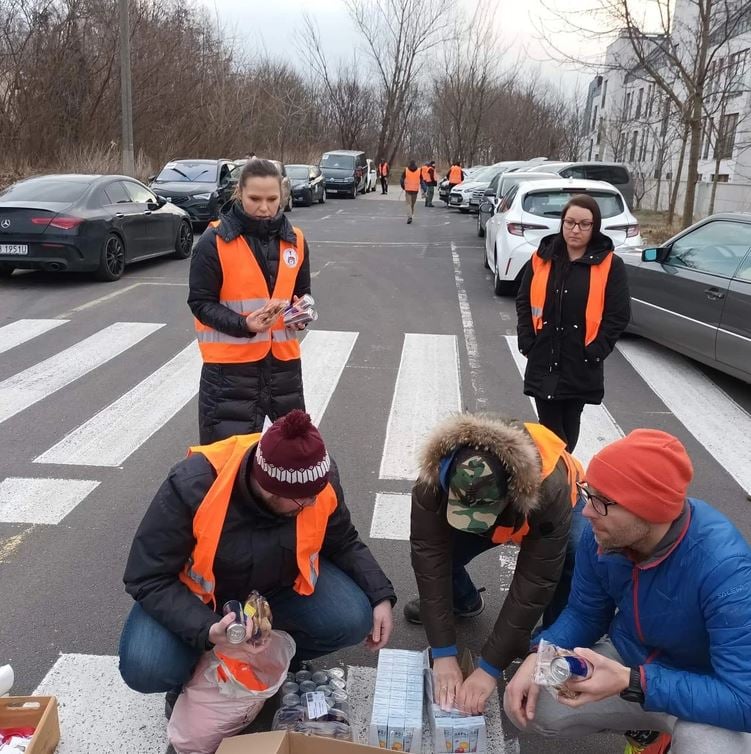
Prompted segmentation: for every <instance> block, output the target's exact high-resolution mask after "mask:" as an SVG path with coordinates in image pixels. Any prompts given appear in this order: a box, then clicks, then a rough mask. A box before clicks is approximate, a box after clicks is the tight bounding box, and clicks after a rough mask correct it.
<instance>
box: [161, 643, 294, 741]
mask: <svg viewBox="0 0 751 754" xmlns="http://www.w3.org/2000/svg"><path fill="white" fill-rule="evenodd" d="M294 654H295V642H294V640H293V639H292V637H291V636H290V635H289V634H287V633H284V631H272V632H271V638H270V640H269V644H268V646H267V647H266V650H265V651H264V652H262V653H261V654H259V655H255V657H254V658H253V663H252V669H253V673H254V674H255V677H256V678H257V679H258V681H260V683H261V685H263V686H265V688H264V689H263V690H254V691H251V690H248V688H246V687H245V686H244V685H243V684H242V683H240V682H239V681H237V680H236V679H235V678H234V676H233V675H232V669H231V668H232V663H229V662H226V661H223V660H221V659H220V658H219V657H217V656H216V655H215V654H214V652H213V651H210V652H206V653H205V654H204V655H203V656H202V657H201V659H200V660H199V662H198V665H197V666H196V669H195V671H194V673H193V677H192V678H191V679H190V680H189V681H188V683H187V684H186V685H185V687H184V688H183V691H182V693H181V694H180V696H179V697H178V698H177V702H176V703H175V707H174V709H173V711H172V716H171V718H170V721H169V723H168V724H167V736H168V738H169V742H170V743H171V744H172V746H173V747H174V749H175V751H176V752H177V754H214V752H215V751H216V750H217V748H218V747H219V744H220V743H221V742H222V740H223V739H224V738H226V737H227V736H232V735H234V734H236V733H238V732H240V731H241V730H243V728H246V727H247V726H248V725H250V723H252V722H253V720H255V718H256V717H257V716H258V713H259V712H260V711H261V708H262V707H263V704H264V702H265V701H266V699H269V698H271V697H272V696H274V694H276V692H277V691H278V690H279V688H280V686H281V685H282V683H284V681H285V680H286V677H287V669H288V668H289V663H290V661H291V660H292V657H293V656H294Z"/></svg>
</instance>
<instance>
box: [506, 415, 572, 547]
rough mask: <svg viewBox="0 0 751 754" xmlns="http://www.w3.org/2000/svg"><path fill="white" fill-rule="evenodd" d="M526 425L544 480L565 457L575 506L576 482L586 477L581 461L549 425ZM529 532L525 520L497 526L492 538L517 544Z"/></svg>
mask: <svg viewBox="0 0 751 754" xmlns="http://www.w3.org/2000/svg"><path fill="white" fill-rule="evenodd" d="M524 427H525V429H526V430H527V432H529V434H530V437H531V438H532V440H533V441H534V443H535V445H536V446H537V451H538V453H539V454H540V461H541V464H542V472H541V473H542V479H543V480H544V479H547V478H548V477H549V476H550V475H551V474H552V473H553V471H555V468H556V466H557V465H558V461H559V460H560V459H561V458H563V461H564V463H565V464H566V473H567V476H568V484H569V490H570V499H571V507H572V508H573V507H574V506H575V505H576V501H577V499H578V495H579V492H578V490H577V487H576V483H577V482H581V481H583V479H584V468H583V467H582V465H581V463H579V461H578V460H577V459H576V458H574V456H572V455H571V454H570V453H569V452H568V451H567V450H566V443H565V442H564V441H563V440H561V438H560V437H558V435H556V434H555V433H554V432H551V431H550V430H549V429H548V428H547V427H543V426H542V424H532V423H525V424H524ZM527 534H529V523H528V522H527V521H526V520H525V521H524V523H523V524H522V525H521V526H520V527H519V528H518V529H514V528H513V527H512V526H496V528H495V529H494V530H493V534H492V536H491V539H492V541H493V542H495V543H496V544H506V543H507V542H513V543H514V544H516V545H520V544H521V542H522V540H523V539H524V537H525V536H527Z"/></svg>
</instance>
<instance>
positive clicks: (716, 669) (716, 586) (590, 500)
mask: <svg viewBox="0 0 751 754" xmlns="http://www.w3.org/2000/svg"><path fill="white" fill-rule="evenodd" d="M692 476H693V468H692V465H691V461H690V459H689V457H688V454H687V453H686V450H685V448H684V447H683V445H682V444H681V443H680V442H679V441H678V440H677V439H676V438H675V437H673V436H672V435H669V434H667V433H665V432H661V431H658V430H651V429H637V430H635V431H633V432H631V434H629V435H628V436H627V437H624V438H623V439H621V440H618V441H616V442H614V443H612V444H610V445H608V446H607V447H605V448H603V449H602V450H601V451H600V452H599V453H597V454H596V455H595V456H594V457H593V458H592V461H591V462H590V464H589V468H588V469H587V482H586V484H585V485H582V489H581V492H582V494H583V495H584V497H585V499H586V501H587V504H586V506H585V508H584V511H583V515H584V516H585V518H586V519H587V520H588V521H589V523H590V524H591V526H590V527H588V528H587V529H586V530H585V532H584V533H583V534H582V538H581V540H580V543H579V547H578V550H577V553H576V568H575V571H574V578H573V582H572V584H571V593H570V595H569V601H568V605H567V607H566V608H565V610H564V611H563V612H562V613H561V615H560V616H559V617H558V619H557V620H556V621H555V622H554V623H553V624H552V625H551V626H550V627H549V628H547V629H545V630H544V631H542V632H541V634H539V635H538V636H537V637H536V638H535V642H534V646H532V647H531V648H530V649H531V650H532V652H531V654H530V655H529V657H527V659H526V660H525V661H524V662H523V663H522V665H521V666H520V667H519V669H518V670H517V672H516V675H515V676H514V678H513V679H512V680H511V682H510V683H509V685H508V686H507V688H506V693H505V696H504V707H505V709H506V712H507V714H508V715H509V717H510V718H511V720H512V721H513V722H514V723H515V724H516V725H517V727H519V728H522V729H524V728H529V729H530V730H532V731H534V732H536V733H541V734H543V735H549V736H556V737H564V738H566V737H571V738H573V737H579V736H585V735H587V734H590V733H598V732H602V731H621V732H624V733H625V732H627V731H628V732H629V733H628V735H629V736H631V737H632V738H633V739H635V740H636V742H637V743H641V742H644V743H647V744H648V748H646V749H645V750H644V751H645V752H649V753H650V754H652V753H653V752H654V754H657V752H659V753H660V754H663V753H664V752H666V751H668V746H670V749H669V751H670V752H671V754H694V753H695V752H712V754H742V753H744V754H748V753H749V752H751V548H749V545H748V543H747V542H746V540H745V539H744V538H743V536H742V535H741V533H740V532H739V531H738V529H736V528H735V526H734V525H733V524H732V523H731V522H730V520H728V518H727V517H726V516H724V515H723V514H722V513H720V512H719V511H718V510H716V509H714V508H712V507H711V506H710V505H708V504H707V503H705V502H702V501H701V500H696V499H693V498H690V497H687V493H688V487H689V485H690V483H691V479H692ZM541 639H545V640H546V641H549V642H551V643H553V644H556V645H558V646H559V647H563V648H565V649H569V650H573V651H574V652H575V653H576V654H577V655H579V656H581V657H583V658H584V659H585V660H587V661H588V663H589V665H590V667H591V675H590V676H589V677H588V678H586V680H569V681H567V682H566V683H565V684H564V688H562V690H561V691H559V692H557V693H556V695H555V697H554V695H551V694H550V693H548V691H547V690H543V691H542V693H541V691H540V687H539V686H538V685H537V684H536V683H534V681H533V680H532V674H533V671H534V669H535V663H536V654H535V650H536V649H537V643H539V641H540V640H541ZM650 731H652V732H653V733H652V734H651V735H648V734H649V732H650ZM632 732H633V733H632ZM671 736H672V742H671V740H670V739H671ZM650 740H651V741H652V742H651V743H649V741H650ZM638 750H639V751H641V749H638Z"/></svg>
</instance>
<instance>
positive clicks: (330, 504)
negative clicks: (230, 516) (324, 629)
mask: <svg viewBox="0 0 751 754" xmlns="http://www.w3.org/2000/svg"><path fill="white" fill-rule="evenodd" d="M260 438H261V435H260V433H255V434H251V435H235V436H234V437H228V438H227V439H226V440H220V441H219V442H215V443H212V444H211V445H194V446H193V447H191V448H190V449H189V451H188V453H189V455H192V454H193V453H201V454H202V455H203V456H205V457H206V459H207V460H208V461H209V463H210V464H211V465H212V467H213V468H214V471H216V479H215V480H214V483H213V484H212V485H211V487H210V488H209V491H208V492H207V493H206V497H204V499H203V501H202V502H201V504H200V505H199V506H198V510H197V511H196V513H195V516H194V517H193V537H194V538H195V540H196V544H195V546H194V548H193V552H192V553H191V556H190V558H189V560H188V562H187V563H186V564H185V568H184V569H183V571H182V573H181V574H180V581H182V583H183V584H185V586H187V587H188V589H190V591H191V592H193V594H195V595H196V596H197V597H199V598H200V599H201V601H202V602H204V603H205V604H207V605H208V604H209V603H211V605H212V606H213V608H214V610H216V597H215V596H214V592H215V590H216V581H215V578H214V558H215V557H216V550H217V547H218V546H219V539H220V537H221V535H222V529H223V528H224V521H225V519H226V518H227V510H228V509H229V503H230V498H231V496H232V489H233V487H234V485H235V479H236V477H237V473H238V471H239V469H240V464H241V463H242V460H243V458H244V457H245V454H246V453H247V452H248V450H250V449H251V448H252V447H253V446H255V445H256V443H257V442H258V441H259V440H260ZM336 507H337V500H336V492H334V488H333V487H332V486H331V485H330V484H327V485H326V487H325V488H324V489H323V491H322V492H320V493H319V494H318V495H317V496H316V500H315V503H313V504H312V505H309V506H306V507H305V508H304V509H303V510H302V511H301V512H300V513H299V514H298V516H297V518H296V540H297V542H296V552H297V566H298V569H299V574H298V576H297V578H296V579H295V584H294V589H295V591H296V592H297V593H298V594H301V595H305V596H308V595H311V594H313V592H314V591H315V587H316V581H317V580H318V573H319V553H320V551H321V547H322V546H323V540H324V537H325V535H326V527H327V525H328V520H329V517H330V516H331V514H332V513H333V512H334V510H336Z"/></svg>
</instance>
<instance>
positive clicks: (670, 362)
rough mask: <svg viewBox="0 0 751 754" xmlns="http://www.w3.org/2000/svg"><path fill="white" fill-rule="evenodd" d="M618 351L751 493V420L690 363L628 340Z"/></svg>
mask: <svg viewBox="0 0 751 754" xmlns="http://www.w3.org/2000/svg"><path fill="white" fill-rule="evenodd" d="M617 348H618V350H619V351H620V352H621V353H622V354H623V355H624V356H625V357H626V359H627V360H628V361H629V363H630V364H631V366H632V367H633V368H634V369H635V370H636V372H637V374H638V375H639V376H640V377H641V378H642V379H643V380H644V382H646V383H647V386H648V387H650V388H651V389H652V390H653V391H654V392H655V394H656V395H657V396H658V397H659V398H660V400H661V401H662V402H663V403H664V404H665V405H666V406H667V407H668V408H669V409H670V411H672V413H673V415H674V416H675V417H676V419H678V421H680V422H681V423H682V424H683V426H684V427H686V429H687V430H688V431H689V432H690V433H691V434H692V435H693V436H694V437H695V438H696V439H697V440H698V441H699V442H700V443H701V444H702V445H703V446H704V447H705V448H706V449H707V450H708V451H709V452H710V453H711V454H712V456H713V457H714V458H715V460H716V461H717V462H718V463H719V464H720V465H721V466H723V467H724V469H725V470H726V471H727V472H728V474H730V476H732V477H733V479H735V481H736V482H738V484H739V485H740V486H741V487H742V488H743V490H744V491H745V492H746V494H749V493H751V439H749V438H751V415H749V413H748V412H747V411H745V410H744V409H743V408H742V407H741V406H740V405H738V404H737V403H736V402H735V401H734V400H733V399H732V398H731V397H730V396H729V395H728V394H727V393H725V392H723V391H722V390H721V389H720V388H719V387H717V385H715V383H714V382H712V380H710V379H709V378H708V377H707V376H706V375H705V374H704V373H703V372H702V371H701V370H699V369H698V368H697V367H696V366H694V364H693V363H692V362H691V361H690V360H689V359H686V358H684V357H683V356H680V355H679V354H677V353H675V352H673V351H670V350H668V349H667V348H663V347H661V346H658V345H657V344H656V343H650V342H649V341H648V340H624V341H621V342H620V343H618V344H617Z"/></svg>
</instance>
